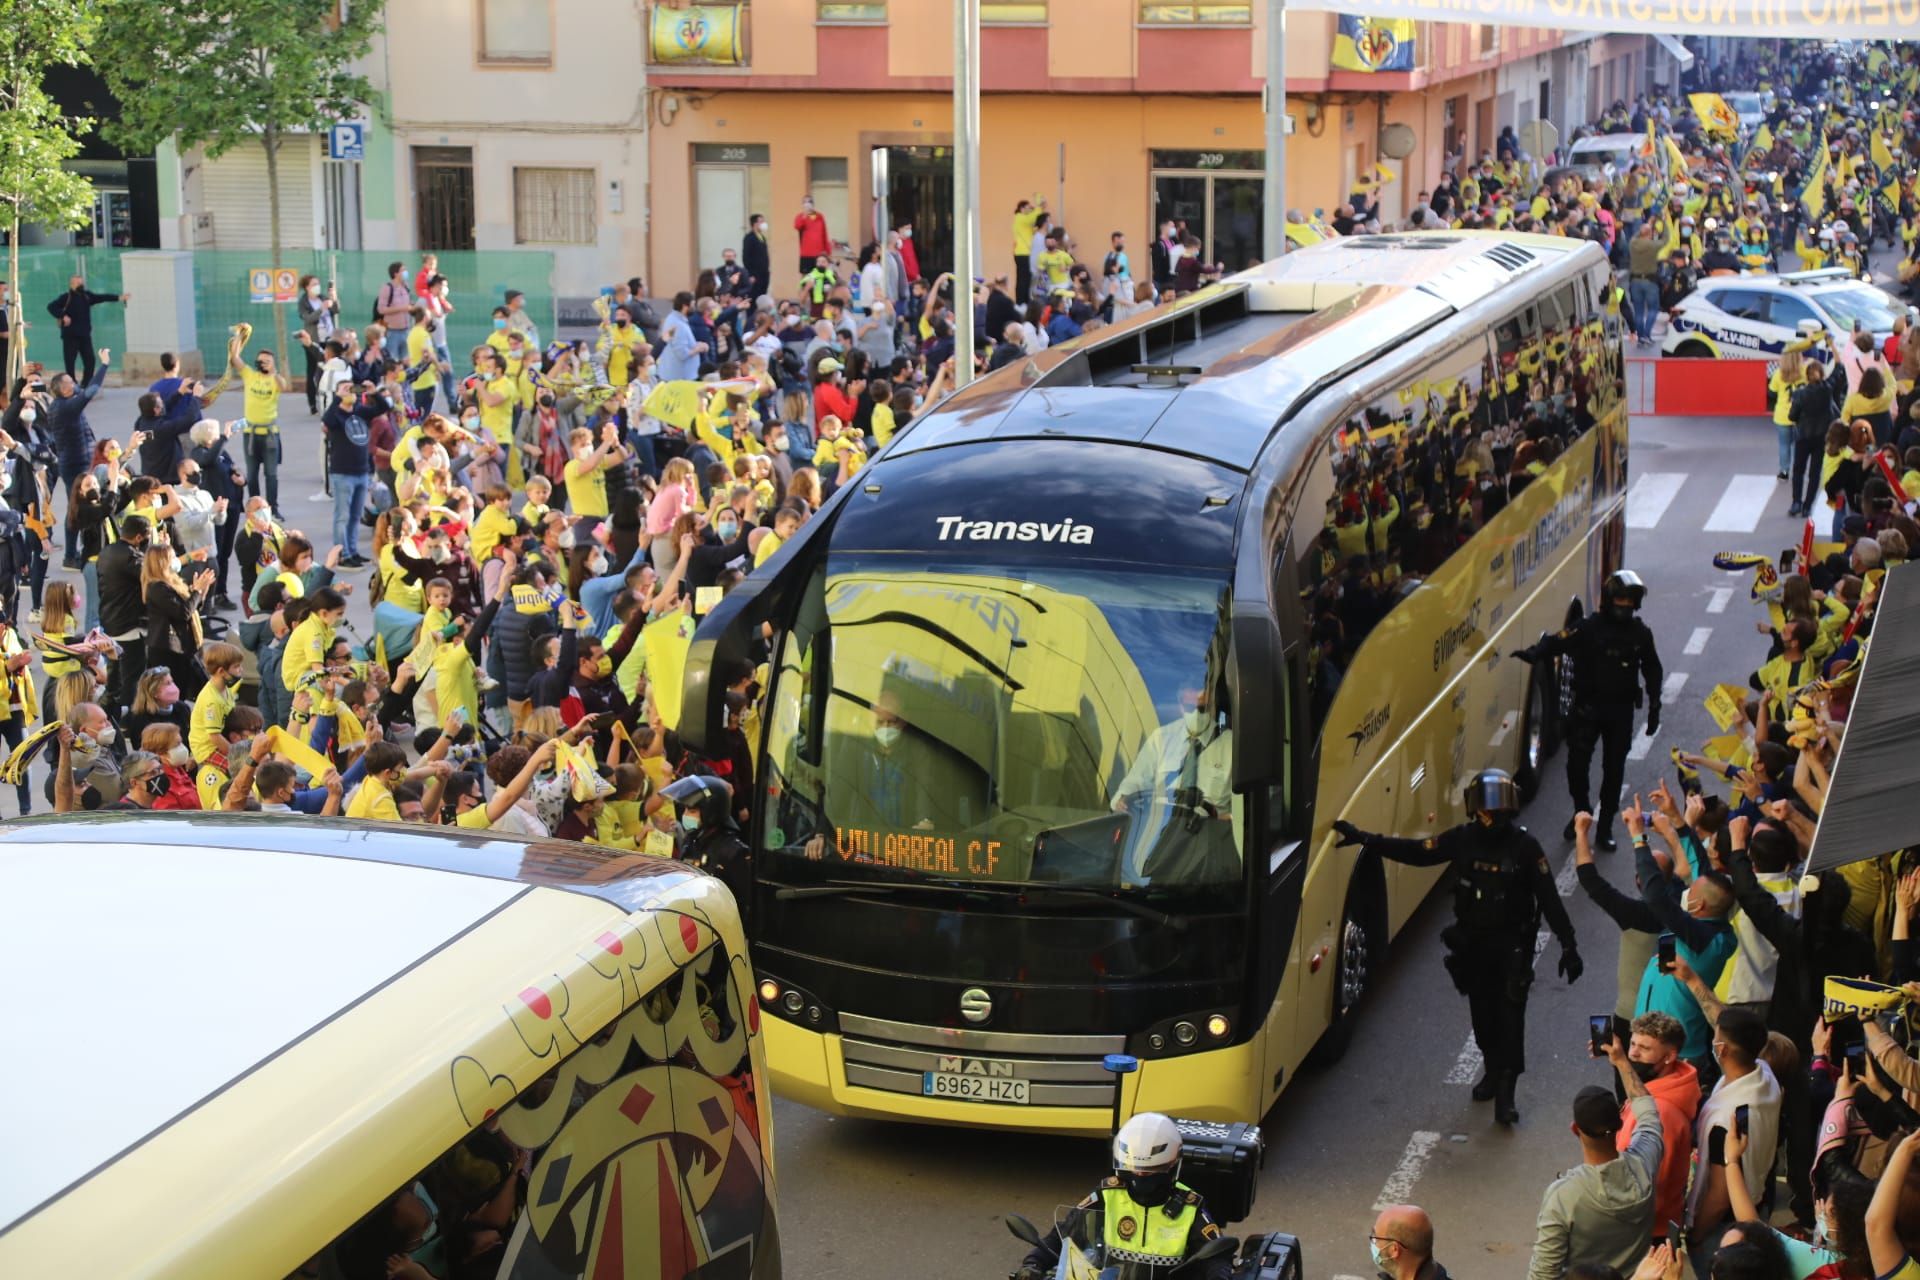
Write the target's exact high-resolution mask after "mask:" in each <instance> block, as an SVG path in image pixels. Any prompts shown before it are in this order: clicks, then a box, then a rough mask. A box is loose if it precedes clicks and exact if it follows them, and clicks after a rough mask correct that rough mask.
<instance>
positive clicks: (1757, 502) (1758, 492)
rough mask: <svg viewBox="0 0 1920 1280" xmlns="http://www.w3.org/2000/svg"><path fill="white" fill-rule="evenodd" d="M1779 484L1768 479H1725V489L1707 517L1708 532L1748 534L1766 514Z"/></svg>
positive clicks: (1768, 477)
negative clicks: (1768, 504)
mask: <svg viewBox="0 0 1920 1280" xmlns="http://www.w3.org/2000/svg"><path fill="white" fill-rule="evenodd" d="M1779 486H1780V482H1779V481H1778V480H1775V479H1774V478H1773V477H1772V476H1728V477H1727V488H1726V491H1725V492H1724V493H1722V494H1721V495H1720V501H1719V502H1717V503H1715V504H1714V508H1713V513H1712V514H1711V515H1709V516H1708V517H1707V523H1706V525H1705V529H1706V531H1707V532H1708V533H1752V532H1753V531H1754V529H1755V528H1756V527H1757V526H1758V525H1759V524H1760V517H1761V516H1762V515H1764V514H1766V510H1767V503H1768V502H1769V501H1771V500H1772V498H1773V491H1774V490H1775V489H1776V488H1778V487H1779Z"/></svg>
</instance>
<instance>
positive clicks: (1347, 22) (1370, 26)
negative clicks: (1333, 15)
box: [1333, 13, 1414, 72]
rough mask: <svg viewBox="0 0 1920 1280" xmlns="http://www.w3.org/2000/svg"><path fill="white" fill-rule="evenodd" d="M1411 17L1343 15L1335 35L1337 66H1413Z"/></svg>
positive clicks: (1404, 68)
mask: <svg viewBox="0 0 1920 1280" xmlns="http://www.w3.org/2000/svg"><path fill="white" fill-rule="evenodd" d="M1413 40H1414V26H1413V19H1411V18H1370V17H1355V16H1354V15H1352V14H1346V13H1343V14H1341V15H1340V21H1339V26H1338V28H1337V29H1336V30H1335V31H1334V35H1333V66H1334V69H1335V70H1338V71H1363V72H1373V71H1411V70H1413V52H1414V50H1413Z"/></svg>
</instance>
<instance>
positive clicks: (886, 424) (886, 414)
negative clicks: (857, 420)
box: [872, 404, 894, 444]
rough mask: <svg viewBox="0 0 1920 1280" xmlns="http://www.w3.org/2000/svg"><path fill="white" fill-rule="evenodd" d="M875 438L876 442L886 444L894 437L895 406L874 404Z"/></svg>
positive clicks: (873, 427) (873, 428) (873, 425)
mask: <svg viewBox="0 0 1920 1280" xmlns="http://www.w3.org/2000/svg"><path fill="white" fill-rule="evenodd" d="M872 430H873V439H874V443H875V444H885V443H886V442H887V441H889V440H891V439H893V430H894V428H893V406H892V405H889V404H877V405H875V406H873V423H872Z"/></svg>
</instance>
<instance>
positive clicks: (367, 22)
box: [94, 0, 383, 370]
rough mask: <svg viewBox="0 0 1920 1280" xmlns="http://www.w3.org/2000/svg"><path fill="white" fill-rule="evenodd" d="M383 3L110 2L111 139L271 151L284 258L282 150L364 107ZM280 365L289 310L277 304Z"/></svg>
mask: <svg viewBox="0 0 1920 1280" xmlns="http://www.w3.org/2000/svg"><path fill="white" fill-rule="evenodd" d="M382 3H383V0H112V2H111V3H109V4H108V5H107V8H106V15H105V21H104V24H103V26H102V28H101V33H100V40H99V41H98V42H97V43H96V45H95V48H94V56H95V60H96V61H97V63H98V64H99V66H100V70H101V72H102V74H103V75H104V76H105V77H106V81H107V85H108V87H109V88H111V89H112V90H113V92H114V95H115V96H116V97H117V98H119V100H120V119H119V120H118V121H116V122H114V123H112V124H109V125H108V126H107V127H106V134H107V137H108V138H109V139H110V140H112V141H113V142H115V143H117V144H119V145H120V146H122V147H125V148H127V149H129V150H139V151H150V150H153V149H154V148H156V147H158V146H159V145H160V144H161V143H162V142H164V141H166V140H167V139H169V138H171V139H173V141H174V143H175V144H176V145H177V146H179V147H180V148H181V149H182V150H185V149H187V148H189V147H201V148H203V149H204V150H205V152H206V154H207V156H208V158H209V159H211V158H214V157H217V156H220V155H222V154H224V153H226V152H228V151H231V150H233V148H235V147H237V146H241V145H243V144H246V143H254V144H257V145H259V146H262V147H264V148H266V155H267V207H268V213H269V216H270V218H271V220H272V228H273V229H272V233H271V235H272V243H271V245H270V246H269V248H270V250H271V252H272V256H273V266H274V267H276V268H278V267H279V266H280V252H281V245H280V148H281V146H282V144H283V143H284V141H285V139H286V136H287V134H288V133H289V132H294V131H300V130H306V131H310V132H311V131H318V130H321V129H324V128H326V127H328V126H329V125H331V124H333V123H334V122H336V121H339V120H349V119H352V118H354V117H355V116H357V115H359V114H360V113H361V111H362V110H364V109H365V107H366V104H367V103H369V102H371V101H372V100H373V86H372V85H370V84H368V83H367V80H366V78H365V77H364V76H361V75H359V74H358V73H357V72H355V71H354V70H353V64H354V63H355V62H356V61H357V60H358V59H360V58H362V57H364V56H365V55H366V53H367V50H368V48H369V47H370V46H371V45H372V42H373V34H374V32H375V31H377V30H378V29H379V23H380V12H381V6H382ZM273 319H274V334H275V349H276V352H277V354H278V357H279V359H278V364H279V367H280V368H281V369H282V370H284V369H286V368H287V367H288V364H287V352H286V346H287V328H286V316H285V314H284V311H283V309H282V308H280V307H277V306H276V307H275V308H274V309H273Z"/></svg>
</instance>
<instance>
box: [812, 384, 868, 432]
mask: <svg viewBox="0 0 1920 1280" xmlns="http://www.w3.org/2000/svg"><path fill="white" fill-rule="evenodd" d="M859 409H860V406H859V404H857V403H856V402H855V401H854V398H853V397H852V396H851V395H849V394H847V392H846V391H845V390H844V389H842V388H840V387H837V386H835V385H834V384H833V383H831V382H823V383H821V384H820V385H819V386H817V387H815V388H814V389H813V425H814V427H815V428H816V429H818V428H819V426H820V420H821V419H822V418H824V417H826V416H827V415H828V414H832V415H833V416H834V417H836V418H838V419H840V425H841V426H843V427H844V426H846V425H847V424H848V423H849V422H852V421H853V415H854V414H855V413H857V412H859Z"/></svg>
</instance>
